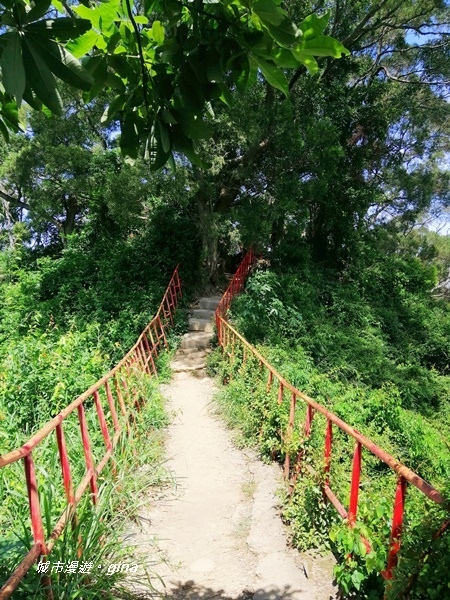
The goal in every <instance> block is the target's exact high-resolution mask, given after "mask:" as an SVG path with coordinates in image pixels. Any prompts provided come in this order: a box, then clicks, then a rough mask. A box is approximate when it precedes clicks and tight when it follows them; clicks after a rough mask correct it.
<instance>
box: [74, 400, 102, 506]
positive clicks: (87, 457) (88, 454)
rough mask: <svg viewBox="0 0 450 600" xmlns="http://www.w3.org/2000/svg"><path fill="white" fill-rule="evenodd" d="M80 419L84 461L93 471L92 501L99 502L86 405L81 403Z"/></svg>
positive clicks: (90, 483) (88, 468) (90, 482)
mask: <svg viewBox="0 0 450 600" xmlns="http://www.w3.org/2000/svg"><path fill="white" fill-rule="evenodd" d="M77 410H78V420H79V422H80V429H81V439H82V441H83V451H84V461H85V463H86V469H87V472H88V473H91V477H90V479H89V486H90V488H91V494H92V503H93V504H97V498H98V487H97V474H96V472H95V469H94V461H93V460H92V451H91V444H90V442H89V433H88V428H87V424H86V415H85V414H84V406H83V404H80V405H79V406H78V408H77Z"/></svg>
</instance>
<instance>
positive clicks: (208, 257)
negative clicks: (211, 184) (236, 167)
mask: <svg viewBox="0 0 450 600" xmlns="http://www.w3.org/2000/svg"><path fill="white" fill-rule="evenodd" d="M197 209H198V216H199V229H200V236H201V242H202V263H203V265H204V267H205V272H206V276H207V279H208V282H211V283H213V284H215V285H216V284H217V283H218V281H219V278H220V272H219V271H220V258H219V232H218V230H217V226H216V222H215V221H216V218H215V215H214V210H213V207H212V205H211V201H210V199H209V198H208V196H207V194H206V192H205V191H204V190H199V192H198V193H197Z"/></svg>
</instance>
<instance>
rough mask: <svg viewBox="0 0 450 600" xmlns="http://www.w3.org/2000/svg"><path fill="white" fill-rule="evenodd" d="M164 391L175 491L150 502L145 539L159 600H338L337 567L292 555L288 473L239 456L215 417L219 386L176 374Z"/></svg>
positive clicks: (171, 488) (245, 453)
mask: <svg viewBox="0 0 450 600" xmlns="http://www.w3.org/2000/svg"><path fill="white" fill-rule="evenodd" d="M162 391H163V393H164V395H165V396H166V397H167V399H168V410H169V412H170V413H171V414H172V415H173V419H172V421H173V422H172V424H171V425H170V427H169V431H168V437H167V444H166V448H167V457H168V468H169V469H170V471H171V472H172V473H173V485H172V486H169V488H168V489H167V490H164V492H163V493H162V494H161V495H160V497H159V498H156V499H155V498H153V499H152V500H151V502H150V503H149V508H148V511H149V512H148V513H147V514H145V515H144V516H143V519H142V523H143V524H144V526H143V530H142V531H141V533H140V535H139V538H140V540H139V544H140V548H141V552H143V553H144V554H147V555H148V556H153V557H154V555H155V552H156V554H158V556H159V561H160V564H158V565H156V566H155V571H156V572H157V573H158V575H159V576H160V577H161V578H162V580H163V581H164V583H165V588H164V587H163V586H162V584H160V583H158V582H154V583H155V585H156V586H157V588H158V589H159V590H160V594H159V597H163V598H168V599H170V598H172V599H174V598H177V599H178V598H187V599H189V600H197V599H200V598H202V599H213V598H215V599H221V600H234V599H238V598H239V599H240V600H244V599H254V600H277V599H279V598H286V599H290V600H329V598H330V597H334V592H335V590H334V588H333V586H332V584H331V581H332V576H331V571H332V565H331V563H330V561H329V560H328V559H326V560H325V559H323V560H317V559H314V560H313V559H312V558H311V557H305V556H301V555H299V554H298V553H297V552H296V551H294V550H292V549H289V548H288V547H287V545H286V537H285V533H284V530H283V525H282V522H281V519H280V517H279V513H278V509H277V498H276V490H277V489H278V488H279V487H280V483H281V479H280V471H279V469H278V467H276V466H275V465H271V466H269V465H265V464H263V463H261V462H260V461H259V460H257V459H256V457H255V456H254V455H253V454H252V453H251V452H249V451H241V450H238V449H236V448H235V447H234V446H233V444H232V442H231V439H230V433H229V432H228V431H227V429H226V428H225V426H224V425H223V423H222V422H221V420H220V419H219V418H217V417H216V416H214V414H213V407H212V406H211V402H212V398H213V394H214V392H215V385H214V382H213V381H212V380H211V379H210V378H208V377H204V378H197V377H195V376H194V375H192V374H189V373H176V374H175V377H174V379H173V381H172V382H171V384H170V385H167V386H163V390H162ZM159 561H158V562H159Z"/></svg>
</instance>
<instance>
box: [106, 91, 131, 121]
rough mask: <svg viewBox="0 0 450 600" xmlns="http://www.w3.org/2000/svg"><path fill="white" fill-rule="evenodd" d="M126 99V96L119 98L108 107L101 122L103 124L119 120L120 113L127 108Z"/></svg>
mask: <svg viewBox="0 0 450 600" xmlns="http://www.w3.org/2000/svg"><path fill="white" fill-rule="evenodd" d="M125 102H126V98H125V96H117V98H114V100H113V101H112V102H111V103H110V104H109V106H107V107H106V109H105V111H104V113H103V115H102V118H101V122H102V123H110V122H111V121H113V120H114V119H117V118H118V116H119V113H120V111H122V110H123V107H124V106H125Z"/></svg>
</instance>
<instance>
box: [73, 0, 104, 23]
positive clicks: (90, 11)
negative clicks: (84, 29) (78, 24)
mask: <svg viewBox="0 0 450 600" xmlns="http://www.w3.org/2000/svg"><path fill="white" fill-rule="evenodd" d="M73 11H74V12H75V13H76V14H77V15H78V16H79V17H81V18H82V19H87V20H88V21H90V23H92V25H93V26H94V27H95V28H96V29H100V13H99V11H98V8H88V7H87V6H83V4H81V6H74V8H73Z"/></svg>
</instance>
